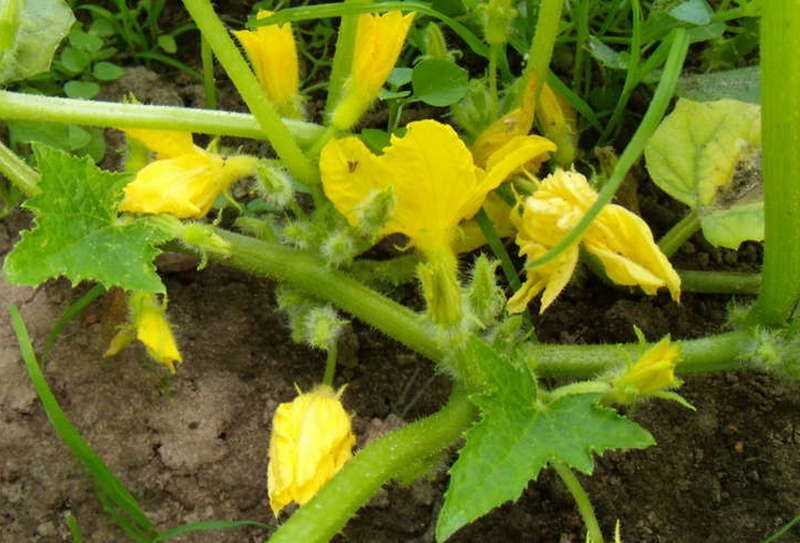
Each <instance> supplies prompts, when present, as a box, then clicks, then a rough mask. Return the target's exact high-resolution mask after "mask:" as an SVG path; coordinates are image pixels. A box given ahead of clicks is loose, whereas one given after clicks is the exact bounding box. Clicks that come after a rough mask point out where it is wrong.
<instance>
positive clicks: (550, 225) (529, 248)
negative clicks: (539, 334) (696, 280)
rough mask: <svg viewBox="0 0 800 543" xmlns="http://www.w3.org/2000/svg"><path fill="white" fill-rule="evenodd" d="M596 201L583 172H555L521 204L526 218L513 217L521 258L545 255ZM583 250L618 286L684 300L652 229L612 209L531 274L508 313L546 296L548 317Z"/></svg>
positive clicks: (620, 209)
mask: <svg viewBox="0 0 800 543" xmlns="http://www.w3.org/2000/svg"><path fill="white" fill-rule="evenodd" d="M595 200H597V192H595V190H594V189H593V188H592V187H591V185H589V182H588V181H587V180H586V178H585V177H584V176H582V175H581V174H579V173H578V172H575V171H565V170H556V172H555V173H553V174H551V175H549V176H548V177H547V178H545V180H544V181H542V183H541V185H540V186H539V189H538V190H537V191H536V192H535V193H534V194H533V195H532V196H530V197H528V198H527V199H525V201H524V202H523V203H521V204H520V206H519V207H521V208H522V214H521V216H520V212H519V209H515V210H514V211H512V213H511V220H512V222H514V223H515V224H516V226H517V230H518V232H519V233H518V234H517V239H516V241H517V245H518V246H519V248H520V255H523V254H524V255H526V256H527V258H528V260H536V259H537V258H539V257H541V256H542V255H544V254H545V253H546V252H547V251H548V250H550V248H552V247H553V246H555V245H556V244H557V243H558V242H559V241H561V239H562V238H563V237H564V236H566V235H567V234H568V233H569V232H570V230H572V229H573V228H574V227H575V226H576V225H577V224H578V222H580V220H581V218H582V217H583V215H584V214H585V213H586V212H587V211H588V210H589V208H590V207H591V206H592V205H593V204H594V202H595ZM580 244H582V245H583V247H584V248H585V249H586V250H587V252H589V253H590V254H592V255H593V256H595V257H597V259H598V260H599V261H600V263H601V264H602V265H603V268H604V270H605V272H606V275H608V278H609V279H611V280H612V281H614V282H615V283H617V284H620V285H627V286H634V285H638V286H639V287H641V289H642V290H644V291H645V293H647V294H649V295H654V294H655V293H656V291H657V290H658V289H659V288H662V287H666V288H667V289H669V291H670V294H671V295H672V299H673V300H675V301H676V302H677V301H679V300H680V288H681V280H680V277H678V274H677V273H676V272H675V270H674V269H673V268H672V264H670V262H669V260H668V259H667V257H666V256H664V253H662V252H661V250H660V249H659V248H658V245H656V243H655V240H654V239H653V234H652V232H650V227H649V226H647V223H645V222H644V221H643V220H642V219H641V218H639V217H638V216H636V215H635V214H634V213H631V212H630V211H628V210H627V209H625V208H624V207H621V206H618V205H616V204H609V205H606V206H604V207H603V209H602V210H601V211H600V213H599V214H598V215H597V217H596V218H595V220H594V221H593V222H592V224H591V225H590V226H589V228H588V229H587V230H586V232H585V233H584V235H583V237H582V238H580V239H579V240H576V241H575V243H574V244H573V245H572V246H571V247H569V248H568V249H566V250H565V251H563V252H562V253H561V254H560V255H559V256H558V257H556V258H555V259H553V260H551V261H550V262H548V263H546V264H544V265H542V266H539V267H537V268H530V269H528V270H527V275H528V280H527V281H526V282H525V284H524V285H523V287H522V289H520V290H519V291H518V292H517V293H516V294H514V296H513V297H512V298H511V299H510V300H509V301H508V309H509V311H511V312H515V313H516V312H519V311H522V310H523V309H524V308H525V306H526V305H527V304H528V302H529V301H530V300H531V299H532V298H533V297H534V296H536V295H537V294H538V293H539V292H541V291H542V290H544V292H545V294H544V296H543V298H542V305H541V309H540V311H544V310H545V309H546V308H547V306H548V305H549V304H550V303H551V302H552V301H553V300H554V299H555V298H556V296H558V294H559V293H560V292H561V290H562V289H563V288H564V287H565V286H566V285H567V283H568V282H569V278H570V277H571V275H572V272H573V270H574V269H575V266H576V264H577V262H578V255H579V245H580Z"/></svg>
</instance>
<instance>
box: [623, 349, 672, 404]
mask: <svg viewBox="0 0 800 543" xmlns="http://www.w3.org/2000/svg"><path fill="white" fill-rule="evenodd" d="M680 356H681V348H680V345H678V344H677V343H672V342H671V341H670V337H669V336H666V337H664V338H663V339H661V341H659V342H658V343H656V344H655V345H653V346H652V347H651V348H650V349H648V350H647V352H645V353H644V354H643V355H642V356H641V357H640V358H639V360H637V361H636V362H635V363H634V364H632V365H631V366H629V367H628V368H627V369H626V370H625V372H624V373H623V374H622V375H620V376H618V377H617V378H616V379H614V380H613V381H612V383H611V385H612V387H613V388H612V392H611V398H612V399H613V400H614V401H615V402H617V403H622V404H627V403H631V402H632V401H633V400H635V399H636V398H637V397H638V396H642V395H648V394H649V395H652V394H655V393H657V392H662V391H665V390H668V389H671V388H675V387H677V386H680V384H681V381H680V380H679V379H678V378H677V377H675V366H676V365H677V363H678V360H679V359H680Z"/></svg>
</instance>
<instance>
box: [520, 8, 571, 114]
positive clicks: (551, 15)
mask: <svg viewBox="0 0 800 543" xmlns="http://www.w3.org/2000/svg"><path fill="white" fill-rule="evenodd" d="M563 7H564V0H542V1H541V3H540V4H539V18H538V19H537V20H536V33H535V34H534V35H533V41H532V42H531V48H530V51H529V52H528V65H527V67H526V68H525V74H524V77H525V82H526V84H525V85H524V86H523V88H525V87H527V82H528V81H530V80H531V78H533V80H534V81H536V94H535V99H534V102H533V103H534V104H535V103H537V102H538V101H539V93H540V92H541V90H542V82H544V81H545V80H546V79H547V71H548V67H549V66H550V59H551V58H552V56H553V46H554V45H555V43H556V37H557V36H558V26H559V24H560V23H561V9H562V8H563Z"/></svg>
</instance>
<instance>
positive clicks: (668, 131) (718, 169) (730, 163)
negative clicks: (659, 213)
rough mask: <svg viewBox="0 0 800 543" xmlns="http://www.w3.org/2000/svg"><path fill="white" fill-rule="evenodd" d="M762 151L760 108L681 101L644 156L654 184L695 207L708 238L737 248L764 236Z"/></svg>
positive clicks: (656, 133)
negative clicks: (747, 241) (744, 242)
mask: <svg viewBox="0 0 800 543" xmlns="http://www.w3.org/2000/svg"><path fill="white" fill-rule="evenodd" d="M760 149H761V108H760V106H758V105H755V104H749V103H745V102H739V101H736V100H727V99H726V100H718V101H714V102H694V101H691V100H685V99H681V100H679V101H678V104H677V105H676V106H675V110H674V111H673V112H672V113H671V114H670V115H669V116H668V117H667V118H666V119H664V121H663V122H662V123H661V126H659V127H658V129H657V130H656V132H655V134H653V137H652V138H651V139H650V141H649V142H648V144H647V147H646V148H645V158H646V160H647V169H648V170H649V172H650V176H651V177H652V178H653V181H654V182H655V183H656V185H658V186H659V187H660V188H661V189H662V190H664V191H665V192H666V193H668V194H669V195H670V196H672V197H673V198H675V199H676V200H680V201H681V202H683V203H685V204H686V205H688V206H689V207H690V208H692V209H695V210H697V211H698V213H699V214H700V217H701V224H702V225H703V231H704V233H706V237H707V238H708V240H709V241H710V242H712V243H715V244H717V245H721V246H723V247H730V248H736V247H738V246H739V244H740V243H741V242H742V241H744V240H747V239H755V240H761V239H763V231H764V224H763V222H764V219H763V213H761V212H760V211H761V209H762V207H763V206H760V205H758V204H759V203H760V202H761V198H762V191H761V173H760ZM741 206H745V207H744V208H742V209H740V207H741ZM706 228H710V230H709V231H708V232H707V231H706Z"/></svg>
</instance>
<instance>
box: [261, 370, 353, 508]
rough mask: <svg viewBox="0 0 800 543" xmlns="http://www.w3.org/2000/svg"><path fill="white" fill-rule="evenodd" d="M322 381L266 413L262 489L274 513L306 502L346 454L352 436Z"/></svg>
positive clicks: (337, 401)
mask: <svg viewBox="0 0 800 543" xmlns="http://www.w3.org/2000/svg"><path fill="white" fill-rule="evenodd" d="M342 390H343V389H340V390H339V392H338V393H337V392H335V391H334V390H333V389H332V388H331V387H329V386H327V385H319V386H317V387H316V388H314V389H313V390H312V391H311V392H306V393H304V394H300V395H299V396H297V397H296V398H295V399H294V400H293V401H291V402H289V403H282V404H280V405H279V406H278V409H277V410H276V411H275V415H274V417H273V418H272V436H271V437H270V441H269V466H268V468H267V488H268V492H269V503H270V507H271V508H272V511H273V513H275V516H277V515H278V513H280V511H281V510H282V509H283V508H284V507H286V505H288V504H289V503H291V502H296V503H298V504H300V505H302V504H304V503H306V502H307V501H308V500H310V499H311V498H312V497H314V495H315V494H316V493H317V492H318V491H319V489H320V488H322V486H323V485H324V484H325V483H327V482H328V481H329V480H330V479H331V478H332V477H333V476H334V475H335V474H336V473H337V472H338V471H339V470H340V469H341V468H342V466H343V465H344V464H345V462H347V461H348V460H349V459H350V457H351V456H352V450H353V446H354V445H355V443H356V437H355V435H353V431H352V429H351V423H350V415H348V414H347V412H346V411H345V410H344V407H343V406H342V403H341V401H340V397H341V394H342Z"/></svg>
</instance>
